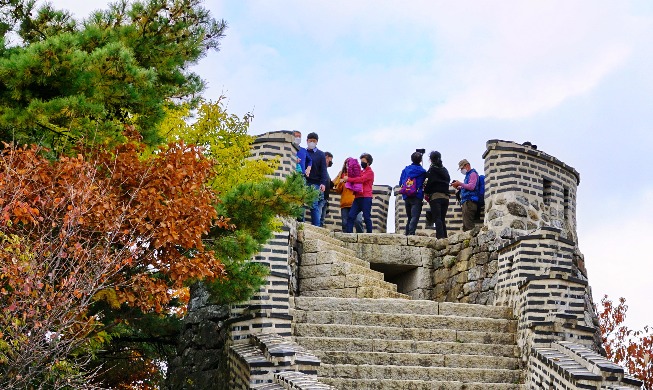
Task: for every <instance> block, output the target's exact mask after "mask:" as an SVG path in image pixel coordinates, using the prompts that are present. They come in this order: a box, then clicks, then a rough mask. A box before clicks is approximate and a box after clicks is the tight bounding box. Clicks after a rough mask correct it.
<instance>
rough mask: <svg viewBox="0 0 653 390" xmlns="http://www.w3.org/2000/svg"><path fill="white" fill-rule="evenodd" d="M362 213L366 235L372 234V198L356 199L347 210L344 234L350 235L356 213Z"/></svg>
mask: <svg viewBox="0 0 653 390" xmlns="http://www.w3.org/2000/svg"><path fill="white" fill-rule="evenodd" d="M361 211H362V212H363V220H364V221H365V227H366V228H367V229H366V230H367V232H368V233H372V198H356V199H354V203H352V205H351V209H349V216H348V217H347V228H346V229H345V233H352V231H353V230H354V220H355V219H356V216H357V215H358V213H360V212H361Z"/></svg>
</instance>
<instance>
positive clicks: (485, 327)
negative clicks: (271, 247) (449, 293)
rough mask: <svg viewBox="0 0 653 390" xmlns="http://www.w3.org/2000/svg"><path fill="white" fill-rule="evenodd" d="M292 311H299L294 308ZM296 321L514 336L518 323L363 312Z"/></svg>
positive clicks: (313, 313) (315, 313)
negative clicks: (508, 334)
mask: <svg viewBox="0 0 653 390" xmlns="http://www.w3.org/2000/svg"><path fill="white" fill-rule="evenodd" d="M295 310H296V311H297V312H299V311H300V310H299V309H297V307H295ZM304 313H305V315H304V316H302V317H298V318H296V320H295V321H297V322H306V323H312V324H343V325H369V324H374V325H375V326H384V327H393V328H428V329H454V330H459V331H476V332H489V333H492V332H495V333H502V332H507V333H515V332H516V330H517V321H515V320H505V319H496V318H478V317H458V316H441V315H420V314H393V313H370V312H365V311H305V312H304Z"/></svg>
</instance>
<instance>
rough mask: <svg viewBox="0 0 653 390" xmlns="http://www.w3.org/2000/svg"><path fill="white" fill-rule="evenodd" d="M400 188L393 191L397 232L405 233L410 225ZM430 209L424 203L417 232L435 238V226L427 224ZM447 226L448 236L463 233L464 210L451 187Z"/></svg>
mask: <svg viewBox="0 0 653 390" xmlns="http://www.w3.org/2000/svg"><path fill="white" fill-rule="evenodd" d="M399 188H401V187H399V186H397V187H394V189H393V191H394V194H395V232H397V233H405V232H406V224H407V223H408V215H407V214H406V202H405V201H404V199H403V198H402V196H401V194H399V193H398V192H397V191H398V190H399ZM430 209H431V207H430V206H429V204H428V202H426V201H424V202H423V204H422V213H421V215H420V217H419V222H418V223H417V230H416V231H415V232H416V234H417V235H420V236H433V237H435V227H434V225H433V224H428V223H427V222H426V212H427V211H428V210H430ZM481 222H482V219H481V220H480V221H478V223H479V224H480V223H481ZM445 224H446V226H447V233H448V235H452V234H456V233H460V232H462V231H463V209H462V207H461V206H460V203H459V202H458V200H457V199H456V193H455V191H454V189H453V187H451V189H450V191H449V209H448V210H447V217H446V219H445Z"/></svg>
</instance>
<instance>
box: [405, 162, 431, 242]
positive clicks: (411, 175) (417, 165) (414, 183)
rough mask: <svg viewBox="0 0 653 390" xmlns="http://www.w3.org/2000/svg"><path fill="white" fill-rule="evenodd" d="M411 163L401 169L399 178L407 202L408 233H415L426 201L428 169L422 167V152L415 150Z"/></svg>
mask: <svg viewBox="0 0 653 390" xmlns="http://www.w3.org/2000/svg"><path fill="white" fill-rule="evenodd" d="M410 161H411V162H412V163H411V164H410V165H408V166H406V168H404V169H403V170H402V171H401V177H400V178H399V186H400V187H401V189H400V190H399V191H400V193H401V196H402V198H403V199H404V202H405V204H406V216H407V217H408V220H407V221H406V235H407V236H412V235H415V231H416V230H417V223H418V222H419V217H420V216H421V215H422V204H423V203H424V191H423V189H422V187H423V186H424V178H425V177H426V170H424V168H423V167H422V153H420V152H415V153H413V154H412V155H411V156H410Z"/></svg>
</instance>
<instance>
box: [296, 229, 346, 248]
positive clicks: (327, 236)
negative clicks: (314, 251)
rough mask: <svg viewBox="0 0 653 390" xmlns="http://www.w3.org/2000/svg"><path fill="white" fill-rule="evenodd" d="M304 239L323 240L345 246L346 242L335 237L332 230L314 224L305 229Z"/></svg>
mask: <svg viewBox="0 0 653 390" xmlns="http://www.w3.org/2000/svg"><path fill="white" fill-rule="evenodd" d="M304 240H322V241H326V242H329V243H331V244H334V245H339V246H344V242H342V241H341V240H339V239H337V238H335V237H334V236H333V232H331V231H330V230H328V229H324V228H318V227H315V226H312V225H311V226H310V227H309V228H307V229H304Z"/></svg>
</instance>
